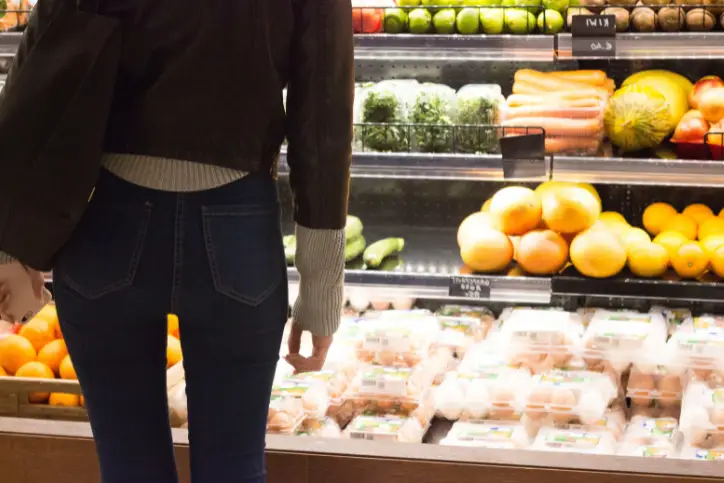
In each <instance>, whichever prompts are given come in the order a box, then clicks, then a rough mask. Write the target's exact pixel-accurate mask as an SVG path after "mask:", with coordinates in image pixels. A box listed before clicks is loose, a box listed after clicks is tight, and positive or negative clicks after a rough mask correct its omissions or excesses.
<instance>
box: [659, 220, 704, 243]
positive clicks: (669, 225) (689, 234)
mask: <svg viewBox="0 0 724 483" xmlns="http://www.w3.org/2000/svg"><path fill="white" fill-rule="evenodd" d="M661 231H662V232H664V231H677V232H679V233H681V234H682V235H684V236H685V237H686V238H687V239H689V240H696V234H697V225H696V222H695V221H694V220H693V219H692V218H689V217H688V216H684V215H674V216H672V217H671V218H669V221H667V222H666V223H664V226H663V227H662V228H661Z"/></svg>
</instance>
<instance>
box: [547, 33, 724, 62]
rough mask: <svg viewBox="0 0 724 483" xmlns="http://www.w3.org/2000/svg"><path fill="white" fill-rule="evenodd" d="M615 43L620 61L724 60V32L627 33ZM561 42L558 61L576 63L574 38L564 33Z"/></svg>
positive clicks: (621, 35) (559, 41) (621, 34)
mask: <svg viewBox="0 0 724 483" xmlns="http://www.w3.org/2000/svg"><path fill="white" fill-rule="evenodd" d="M615 39H616V56H615V58H616V59H724V32H652V33H628V32H626V33H619V34H616V37H615ZM557 41H558V44H557V45H558V50H557V56H558V58H561V59H573V58H574V57H573V50H572V47H573V36H572V35H571V34H570V33H561V34H558V35H557ZM575 58H577V59H578V58H590V59H595V58H599V57H597V56H586V57H579V56H577V57H575ZM607 58H611V57H607Z"/></svg>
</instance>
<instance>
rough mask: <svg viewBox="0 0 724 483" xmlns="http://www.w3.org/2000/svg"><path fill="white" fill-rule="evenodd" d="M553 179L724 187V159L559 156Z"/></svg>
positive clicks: (602, 182)
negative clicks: (722, 160) (723, 160)
mask: <svg viewBox="0 0 724 483" xmlns="http://www.w3.org/2000/svg"><path fill="white" fill-rule="evenodd" d="M551 178H552V179H553V180H556V181H576V182H589V183H598V184H633V185H657V186H711V187H721V186H724V162H721V161H693V160H678V159H677V160H671V159H635V158H596V157H574V156H556V157H555V158H554V160H553V170H552V176H551Z"/></svg>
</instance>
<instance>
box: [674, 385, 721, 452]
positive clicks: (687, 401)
mask: <svg viewBox="0 0 724 483" xmlns="http://www.w3.org/2000/svg"><path fill="white" fill-rule="evenodd" d="M679 424H680V427H681V431H682V433H683V434H684V439H685V440H686V443H687V444H688V445H690V446H693V447H695V448H701V449H711V448H715V447H719V446H724V386H719V387H710V385H708V384H706V383H704V382H699V381H696V380H693V381H690V382H689V383H688V385H687V387H686V390H685V391H684V397H683V401H682V406H681V417H680V419H679Z"/></svg>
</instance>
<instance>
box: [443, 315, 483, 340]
mask: <svg viewBox="0 0 724 483" xmlns="http://www.w3.org/2000/svg"><path fill="white" fill-rule="evenodd" d="M437 320H438V321H439V322H440V327H441V328H442V330H443V331H446V332H449V331H454V332H459V333H462V334H464V335H468V336H470V337H472V336H474V335H475V331H476V330H477V329H478V328H480V320H479V319H475V318H472V317H443V316H438V317H437Z"/></svg>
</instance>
